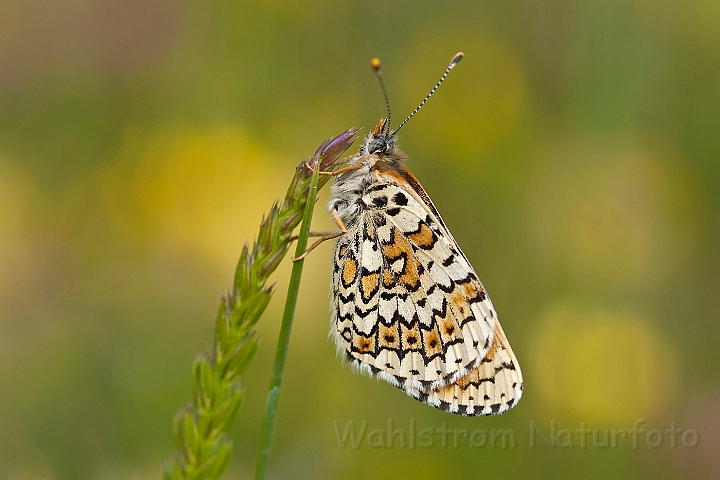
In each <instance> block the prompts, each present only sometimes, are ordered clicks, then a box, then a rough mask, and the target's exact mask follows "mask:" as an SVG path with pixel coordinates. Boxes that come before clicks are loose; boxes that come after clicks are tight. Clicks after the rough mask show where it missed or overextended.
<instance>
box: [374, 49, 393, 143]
mask: <svg viewBox="0 0 720 480" xmlns="http://www.w3.org/2000/svg"><path fill="white" fill-rule="evenodd" d="M370 67H371V68H372V69H373V71H374V72H375V75H377V78H378V80H380V88H382V91H383V95H385V106H386V107H387V122H385V125H383V131H384V130H385V128H387V129H388V131H390V98H389V97H388V94H387V90H386V89H385V82H384V81H383V76H382V70H380V59H379V58H373V59H372V60H370Z"/></svg>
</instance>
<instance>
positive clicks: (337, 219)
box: [293, 210, 347, 262]
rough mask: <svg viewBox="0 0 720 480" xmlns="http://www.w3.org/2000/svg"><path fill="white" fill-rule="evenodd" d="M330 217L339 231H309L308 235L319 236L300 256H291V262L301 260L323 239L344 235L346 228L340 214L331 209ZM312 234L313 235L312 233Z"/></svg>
mask: <svg viewBox="0 0 720 480" xmlns="http://www.w3.org/2000/svg"><path fill="white" fill-rule="evenodd" d="M332 218H333V220H334V221H335V224H336V225H337V226H338V228H339V229H340V231H338V232H310V236H313V237H320V238H318V239H317V240H316V241H315V243H313V244H312V245H310V248H308V249H307V250H305V251H304V252H303V254H302V255H300V256H299V257H297V258H293V262H297V261H298V260H302V259H303V258H305V257H306V256H307V254H308V253H310V252H312V251H313V250H315V247H317V246H318V245H320V244H321V243H323V242H324V241H326V240H332V239H333V238H337V237H340V236H343V235H345V234H346V233H347V228H345V224H344V223H343V221H342V220H341V219H340V216H339V215H338V213H337V210H333V211H332ZM313 234H314V235H313Z"/></svg>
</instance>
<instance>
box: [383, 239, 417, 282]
mask: <svg viewBox="0 0 720 480" xmlns="http://www.w3.org/2000/svg"><path fill="white" fill-rule="evenodd" d="M383 253H384V254H385V257H387V258H388V259H389V260H391V261H392V260H395V259H397V258H399V257H400V256H402V255H403V253H404V254H405V271H404V272H403V274H402V275H400V277H399V278H398V280H399V281H400V282H402V283H404V284H405V285H409V286H411V287H412V289H415V288H417V284H418V282H420V275H418V268H417V267H418V261H417V260H416V259H415V255H413V252H412V248H410V244H409V243H408V241H407V240H406V239H405V237H403V236H402V235H401V234H400V232H399V231H398V230H397V229H393V238H392V241H391V243H387V244H385V245H383Z"/></svg>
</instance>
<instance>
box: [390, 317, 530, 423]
mask: <svg viewBox="0 0 720 480" xmlns="http://www.w3.org/2000/svg"><path fill="white" fill-rule="evenodd" d="M404 390H405V392H406V393H407V394H408V395H410V396H412V397H414V398H416V399H418V400H420V401H422V402H425V403H427V404H428V405H431V406H433V407H436V408H439V409H441V410H444V411H447V412H451V413H459V414H461V415H465V416H470V417H472V416H477V415H495V414H500V413H503V412H506V411H507V410H509V409H511V408H512V407H514V406H515V405H517V403H518V402H519V401H520V397H521V396H522V392H523V379H522V373H521V372H520V367H519V365H518V362H517V359H516V358H515V354H514V353H513V351H512V349H511V348H510V345H509V344H508V341H507V338H506V337H505V333H504V332H503V330H502V327H500V322H497V321H496V322H495V335H494V337H493V343H492V347H491V348H490V351H489V352H488V354H487V355H486V356H485V358H484V359H483V360H482V362H481V363H480V365H478V366H477V367H476V368H475V369H473V370H472V371H471V372H470V373H468V374H467V375H465V376H464V377H462V378H459V379H457V380H456V381H455V382H453V383H451V384H449V385H446V386H444V387H440V388H439V389H435V390H428V391H423V390H418V389H413V388H405V389H404Z"/></svg>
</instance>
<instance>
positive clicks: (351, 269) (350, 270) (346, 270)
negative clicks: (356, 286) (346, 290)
mask: <svg viewBox="0 0 720 480" xmlns="http://www.w3.org/2000/svg"><path fill="white" fill-rule="evenodd" d="M356 273H357V262H356V261H355V260H354V259H352V258H350V257H348V258H346V259H345V265H343V271H342V280H343V283H344V284H345V285H350V283H352V281H353V280H355V274H356Z"/></svg>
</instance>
